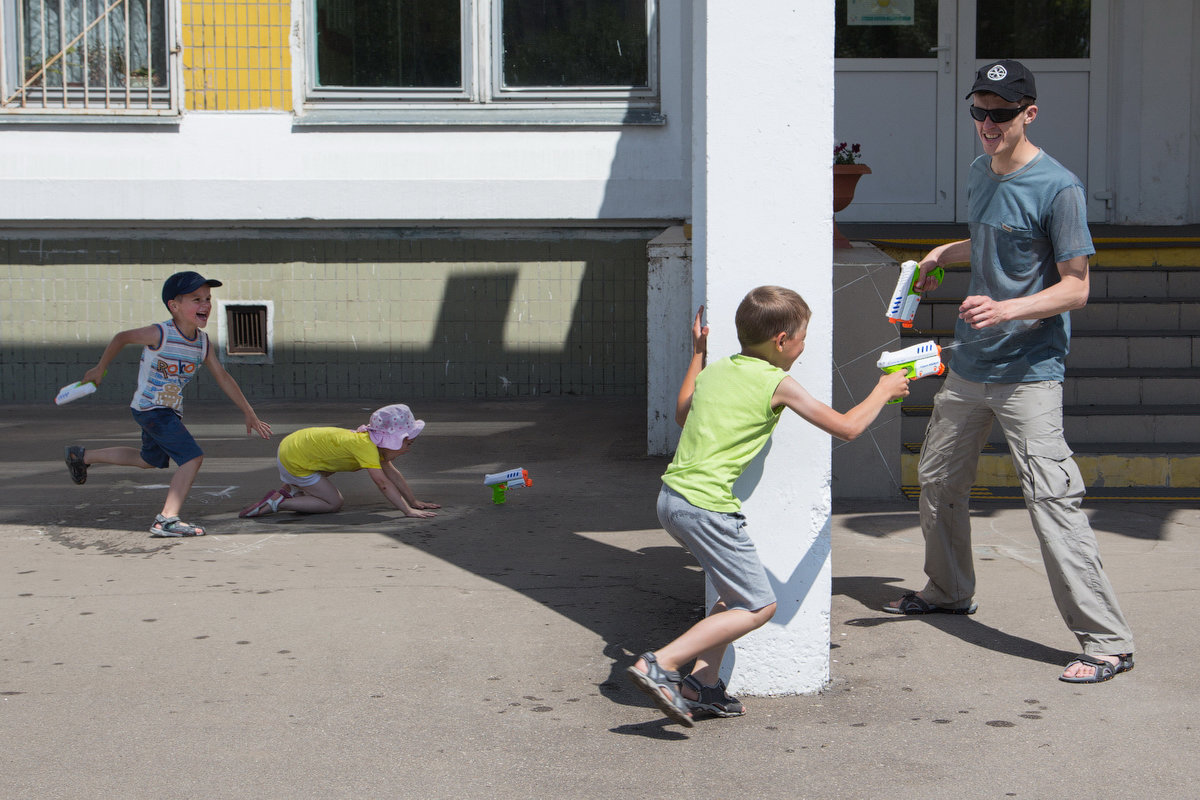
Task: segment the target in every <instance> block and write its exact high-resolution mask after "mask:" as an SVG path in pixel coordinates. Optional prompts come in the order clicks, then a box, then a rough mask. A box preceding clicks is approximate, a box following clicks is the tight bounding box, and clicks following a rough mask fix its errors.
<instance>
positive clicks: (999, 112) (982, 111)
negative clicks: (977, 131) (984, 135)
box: [970, 105, 1029, 124]
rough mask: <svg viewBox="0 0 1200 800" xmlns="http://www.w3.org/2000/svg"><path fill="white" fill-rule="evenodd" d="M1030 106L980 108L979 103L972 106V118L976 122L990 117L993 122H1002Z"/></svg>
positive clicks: (1007, 120) (1009, 119)
mask: <svg viewBox="0 0 1200 800" xmlns="http://www.w3.org/2000/svg"><path fill="white" fill-rule="evenodd" d="M1027 108H1029V106H1021V107H1020V108H980V107H979V106H977V105H972V106H971V109H970V110H971V118H972V119H974V120H975V121H976V122H983V121H984V120H985V119H987V118H988V117H991V118H992V122H995V123H996V124H1000V123H1001V122H1009V121H1011V120H1012V119H1013V118H1014V117H1016V116H1017V114H1020V113H1021V112H1022V111H1024V110H1025V109H1027Z"/></svg>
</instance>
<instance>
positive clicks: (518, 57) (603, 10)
mask: <svg viewBox="0 0 1200 800" xmlns="http://www.w3.org/2000/svg"><path fill="white" fill-rule="evenodd" d="M307 7H308V10H309V21H308V23H309V31H310V35H309V37H308V40H309V43H310V46H309V47H308V80H307V85H308V88H307V98H306V100H307V102H308V103H309V104H310V105H318V106H320V105H324V106H325V107H329V106H331V105H333V104H338V103H342V104H344V105H345V106H346V107H353V108H380V107H384V108H386V107H393V108H394V107H399V106H405V105H407V106H416V105H420V104H440V105H441V107H442V108H447V107H452V106H454V105H458V106H468V107H475V108H478V109H487V108H489V107H490V108H496V107H500V106H507V107H509V108H510V109H511V108H513V107H515V106H519V105H520V104H522V103H536V104H541V105H543V106H544V105H547V104H554V103H576V104H581V105H590V106H604V105H608V106H627V107H632V106H639V105H640V106H644V107H657V105H656V100H657V92H658V74H657V72H658V32H657V2H656V0H307Z"/></svg>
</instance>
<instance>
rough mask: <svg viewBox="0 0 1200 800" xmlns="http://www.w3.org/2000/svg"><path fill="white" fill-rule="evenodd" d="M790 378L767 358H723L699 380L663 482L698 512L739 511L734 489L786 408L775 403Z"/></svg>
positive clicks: (705, 369)
mask: <svg viewBox="0 0 1200 800" xmlns="http://www.w3.org/2000/svg"><path fill="white" fill-rule="evenodd" d="M785 377H787V373H786V372H784V371H783V370H781V369H780V368H779V367H775V366H772V365H771V364H769V363H767V362H766V361H763V360H762V359H761V358H753V357H751V356H743V355H741V354H738V355H735V356H730V357H729V358H722V359H721V360H720V361H715V362H713V363H712V364H709V365H708V366H707V367H705V368H704V369H703V370H702V371H701V372H700V374H699V375H698V376H696V391H695V393H694V394H693V395H692V407H691V410H690V411H689V412H688V417H687V422H686V423H685V424H684V426H683V433H682V434H681V435H680V437H679V448H678V449H677V450H676V451H675V458H674V459H673V460H672V461H671V465H670V466H669V467H667V471H666V472H665V473H664V474H663V476H662V481H663V483H665V484H666V485H667V486H670V487H671V488H672V489H674V490H675V491H677V492H679V494H680V495H682V496H683V498H684V499H685V500H687V501H688V502H689V503H691V504H692V505H694V506H696V507H697V508H705V509H708V510H709V511H723V512H726V513H728V512H733V511H738V510H739V509H741V507H742V503H741V501H740V500H738V499H737V498H736V497H734V496H733V484H734V482H735V481H736V480H737V479H738V478H739V477H740V476H741V474H742V472H743V471H745V469H746V466H747V465H748V464H749V463H750V460H751V459H753V458H754V457H755V456H756V455H758V451H759V450H761V449H762V448H763V445H765V444H766V443H767V440H768V439H770V438H771V433H772V432H773V431H774V430H775V425H776V424H777V423H778V422H779V417H780V415H781V414H782V413H783V406H780V407H779V408H777V409H776V408H771V398H772V397H773V396H774V395H775V389H777V388H778V387H779V382H780V381H782V380H783V379H784V378H785Z"/></svg>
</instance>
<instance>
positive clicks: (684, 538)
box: [658, 486, 775, 611]
mask: <svg viewBox="0 0 1200 800" xmlns="http://www.w3.org/2000/svg"><path fill="white" fill-rule="evenodd" d="M658 521H659V522H660V523H662V526H663V528H664V529H666V531H667V533H669V534H671V536H672V537H674V539H675V541H677V542H679V543H680V544H681V545H683V546H684V547H686V548H687V549H688V552H690V553H691V554H692V555H693V556H694V557H695V558H696V560H697V561H699V562H700V568H701V569H703V570H704V574H705V575H706V576H707V577H708V579H709V581H711V582H712V585H713V588H714V589H716V591H717V596H718V597H719V598H720V599H721V600H722V601H723V602H724V603H725V605H726V606H727V607H729V608H742V609H745V610H747V611H758V610H759V609H760V608H765V607H766V606H769V605H771V604H772V603H774V602H775V592H774V590H773V589H772V588H771V581H770V579H769V578H768V577H767V570H766V568H765V567H763V564H762V561H760V560H759V558H758V551H757V550H756V549H755V548H754V542H752V541H751V540H750V536H749V535H748V534H747V533H746V517H745V516H743V515H742V514H741V512H733V513H726V512H723V511H709V510H707V509H704V508H697V507H696V506H694V505H692V504H691V503H689V502H688V501H687V500H686V499H684V498H683V496H682V495H680V494H679V493H678V492H676V491H675V490H674V489H672V488H670V487H669V486H663V487H662V490H661V491H660V492H659V493H658Z"/></svg>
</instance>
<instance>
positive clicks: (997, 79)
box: [967, 59, 1037, 103]
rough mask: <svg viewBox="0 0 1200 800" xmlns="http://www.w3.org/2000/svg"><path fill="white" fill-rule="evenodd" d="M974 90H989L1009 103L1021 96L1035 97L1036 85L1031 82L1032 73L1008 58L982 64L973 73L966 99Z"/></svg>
mask: <svg viewBox="0 0 1200 800" xmlns="http://www.w3.org/2000/svg"><path fill="white" fill-rule="evenodd" d="M976 92H991V93H992V94H994V95H999V96H1000V97H1003V98H1004V99H1005V100H1007V101H1008V102H1010V103H1019V102H1021V98H1023V97H1032V98H1034V99H1035V100H1036V99H1037V86H1035V85H1034V82H1033V73H1032V72H1030V71H1029V69H1028V68H1027V67H1026V66H1025V65H1024V64H1022V63H1021V62H1020V61H1011V60H1008V59H1005V60H1002V61H993V62H991V63H990V64H984V65H983V66H982V67H980V68H979V71H978V72H976V73H975V85H974V86H972V87H971V91H970V92H969V93H968V94H967V99H968V100H970V99H971V95H973V94H975V93H976Z"/></svg>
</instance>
